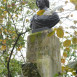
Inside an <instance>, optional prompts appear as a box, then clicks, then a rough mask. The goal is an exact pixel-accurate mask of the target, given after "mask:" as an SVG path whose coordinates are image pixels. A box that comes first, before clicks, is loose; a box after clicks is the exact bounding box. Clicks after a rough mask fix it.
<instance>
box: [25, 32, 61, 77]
mask: <svg viewBox="0 0 77 77" xmlns="http://www.w3.org/2000/svg"><path fill="white" fill-rule="evenodd" d="M48 33H49V32H48V31H42V32H37V33H33V34H31V35H29V36H28V40H27V41H28V42H27V55H26V56H27V57H26V58H27V62H31V63H36V64H37V68H38V71H39V74H40V75H41V77H54V75H55V74H56V73H58V72H61V57H60V43H59V39H58V38H57V37H56V36H55V35H52V36H51V37H48Z"/></svg>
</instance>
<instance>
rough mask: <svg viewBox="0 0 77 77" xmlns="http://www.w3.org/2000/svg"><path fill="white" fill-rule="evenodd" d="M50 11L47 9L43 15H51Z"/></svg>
mask: <svg viewBox="0 0 77 77" xmlns="http://www.w3.org/2000/svg"><path fill="white" fill-rule="evenodd" d="M52 13H53V12H52V11H51V10H50V9H49V8H48V9H47V10H46V11H45V12H44V13H43V15H52Z"/></svg>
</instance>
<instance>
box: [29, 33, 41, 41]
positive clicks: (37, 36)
mask: <svg viewBox="0 0 77 77" xmlns="http://www.w3.org/2000/svg"><path fill="white" fill-rule="evenodd" d="M41 35H42V32H36V33H32V34H31V35H30V36H29V37H30V42H31V43H34V41H35V40H36V38H37V39H38V40H39V39H40V37H41Z"/></svg>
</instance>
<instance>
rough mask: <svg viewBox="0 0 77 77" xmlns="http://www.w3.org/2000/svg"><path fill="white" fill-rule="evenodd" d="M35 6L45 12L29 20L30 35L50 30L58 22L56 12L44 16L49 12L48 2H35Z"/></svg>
mask: <svg viewBox="0 0 77 77" xmlns="http://www.w3.org/2000/svg"><path fill="white" fill-rule="evenodd" d="M36 5H37V7H38V8H39V9H40V10H45V12H44V13H43V15H41V16H40V15H37V14H35V15H34V16H33V18H32V19H31V24H30V27H31V29H32V33H34V32H39V31H42V30H46V29H50V28H52V27H53V26H55V25H56V24H57V23H58V22H59V21H60V19H59V16H58V15H57V13H56V12H53V13H51V14H49V15H47V14H46V12H47V11H49V10H48V8H49V0H36Z"/></svg>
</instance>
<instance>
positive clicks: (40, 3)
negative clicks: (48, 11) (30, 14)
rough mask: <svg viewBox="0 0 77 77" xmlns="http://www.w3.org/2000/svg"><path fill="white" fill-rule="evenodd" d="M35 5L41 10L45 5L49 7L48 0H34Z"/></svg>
mask: <svg viewBox="0 0 77 77" xmlns="http://www.w3.org/2000/svg"><path fill="white" fill-rule="evenodd" d="M36 5H37V7H38V8H40V9H41V10H42V9H43V8H45V7H47V8H49V0H36Z"/></svg>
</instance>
